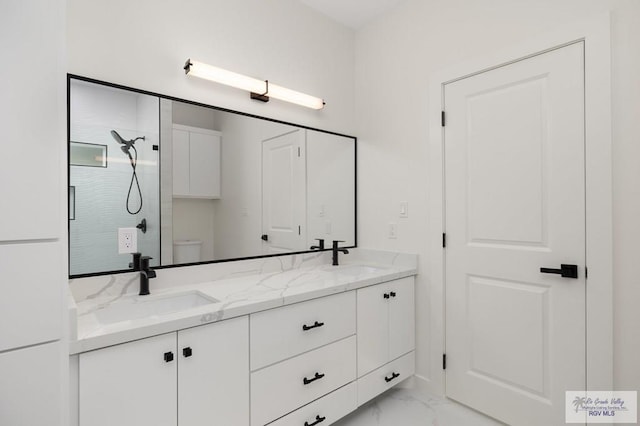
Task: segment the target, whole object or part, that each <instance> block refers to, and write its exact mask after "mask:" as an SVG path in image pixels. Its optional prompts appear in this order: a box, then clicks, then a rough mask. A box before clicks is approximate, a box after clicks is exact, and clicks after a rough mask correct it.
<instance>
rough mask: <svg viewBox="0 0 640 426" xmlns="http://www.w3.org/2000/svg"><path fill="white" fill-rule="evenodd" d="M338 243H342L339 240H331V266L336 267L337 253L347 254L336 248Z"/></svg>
mask: <svg viewBox="0 0 640 426" xmlns="http://www.w3.org/2000/svg"><path fill="white" fill-rule="evenodd" d="M338 243H344V241H340V240H333V248H332V252H333V263H332V265H333V266H338V252H342V253H344V254H349V250H347V249H345V248H343V249H341V248H338Z"/></svg>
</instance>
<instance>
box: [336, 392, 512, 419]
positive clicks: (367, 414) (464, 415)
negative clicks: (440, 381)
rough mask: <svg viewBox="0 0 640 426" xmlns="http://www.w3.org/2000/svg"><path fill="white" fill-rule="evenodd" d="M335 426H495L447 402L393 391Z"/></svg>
mask: <svg viewBox="0 0 640 426" xmlns="http://www.w3.org/2000/svg"><path fill="white" fill-rule="evenodd" d="M333 425H334V426H498V425H504V424H503V423H500V422H498V421H497V420H494V419H491V418H489V417H485V416H483V415H482V414H480V413H478V412H476V411H474V410H471V409H469V408H467V407H465V406H463V405H461V404H458V403H456V402H454V401H451V400H449V399H445V398H441V397H436V396H433V395H429V394H426V393H422V392H420V391H418V390H415V389H408V388H394V389H390V390H389V391H387V392H385V393H384V394H382V395H380V396H378V397H377V398H375V399H374V400H372V401H370V402H368V403H367V404H365V405H363V406H362V407H360V408H359V409H358V410H356V411H354V412H353V413H351V414H349V415H348V416H346V417H344V418H343V419H341V420H339V421H338V422H336V423H334V424H333Z"/></svg>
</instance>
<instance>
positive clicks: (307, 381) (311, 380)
mask: <svg viewBox="0 0 640 426" xmlns="http://www.w3.org/2000/svg"><path fill="white" fill-rule="evenodd" d="M323 377H324V374H320V373H316V374H315V375H314V376H313V378H311V379H307V378H306V377H305V378H304V379H303V380H302V383H304V384H305V385H308V384H309V383H313V382H315V381H316V380H319V379H322V378H323Z"/></svg>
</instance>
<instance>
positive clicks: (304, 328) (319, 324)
mask: <svg viewBox="0 0 640 426" xmlns="http://www.w3.org/2000/svg"><path fill="white" fill-rule="evenodd" d="M323 325H324V323H323V322H318V321H316V322H314V323H313V325H307V324H303V325H302V329H303V330H304V331H307V330H311V329H312V328H317V327H322V326H323Z"/></svg>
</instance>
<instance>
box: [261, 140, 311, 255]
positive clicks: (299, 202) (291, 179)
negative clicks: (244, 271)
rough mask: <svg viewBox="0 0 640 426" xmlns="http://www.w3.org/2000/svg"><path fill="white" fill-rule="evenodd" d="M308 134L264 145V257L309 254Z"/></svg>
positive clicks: (267, 142) (269, 141)
mask: <svg viewBox="0 0 640 426" xmlns="http://www.w3.org/2000/svg"><path fill="white" fill-rule="evenodd" d="M305 188H306V166H305V131H304V130H302V129H300V130H296V131H294V132H291V133H286V134H284V135H280V136H276V137H275V138H271V139H267V140H265V141H263V142H262V234H263V236H264V235H266V237H263V240H264V238H267V240H266V241H265V242H264V244H263V247H264V250H263V251H264V253H266V254H270V253H286V252H291V251H300V250H306V249H307V247H306V244H305V241H306V238H305V234H306V223H305V222H306V213H305V211H306V207H305V206H306V197H305Z"/></svg>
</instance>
